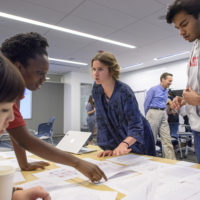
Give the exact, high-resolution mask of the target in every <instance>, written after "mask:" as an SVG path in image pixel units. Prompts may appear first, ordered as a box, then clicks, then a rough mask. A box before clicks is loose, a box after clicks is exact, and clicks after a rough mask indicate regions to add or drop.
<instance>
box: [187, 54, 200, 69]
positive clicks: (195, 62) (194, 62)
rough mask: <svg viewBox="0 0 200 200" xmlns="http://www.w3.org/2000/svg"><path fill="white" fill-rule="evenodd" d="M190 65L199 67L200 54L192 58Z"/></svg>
mask: <svg viewBox="0 0 200 200" xmlns="http://www.w3.org/2000/svg"><path fill="white" fill-rule="evenodd" d="M189 66H190V67H197V66H198V56H194V57H192V58H191V60H190V63H189Z"/></svg>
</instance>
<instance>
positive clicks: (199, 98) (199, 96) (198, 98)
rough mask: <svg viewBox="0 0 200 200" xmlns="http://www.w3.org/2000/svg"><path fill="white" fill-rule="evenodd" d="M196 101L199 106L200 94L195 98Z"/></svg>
mask: <svg viewBox="0 0 200 200" xmlns="http://www.w3.org/2000/svg"><path fill="white" fill-rule="evenodd" d="M195 102H196V105H197V106H200V95H198V96H197V97H196V98H195Z"/></svg>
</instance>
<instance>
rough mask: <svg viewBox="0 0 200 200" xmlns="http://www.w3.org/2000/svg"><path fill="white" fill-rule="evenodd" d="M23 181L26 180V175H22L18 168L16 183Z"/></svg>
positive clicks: (15, 177)
mask: <svg viewBox="0 0 200 200" xmlns="http://www.w3.org/2000/svg"><path fill="white" fill-rule="evenodd" d="M22 181H25V179H24V176H23V175H22V173H21V171H20V170H17V171H16V172H15V176H14V183H18V182H22Z"/></svg>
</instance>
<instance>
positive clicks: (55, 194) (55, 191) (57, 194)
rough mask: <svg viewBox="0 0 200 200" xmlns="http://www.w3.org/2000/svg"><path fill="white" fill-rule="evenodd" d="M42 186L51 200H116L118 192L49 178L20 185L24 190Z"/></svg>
mask: <svg viewBox="0 0 200 200" xmlns="http://www.w3.org/2000/svg"><path fill="white" fill-rule="evenodd" d="M38 185H40V186H42V187H43V188H44V189H45V190H46V191H48V192H49V193H50V196H51V200H66V199H67V200H107V199H109V200H115V199H116V197H117V192H109V191H98V190H92V189H89V188H85V187H82V186H78V185H76V184H72V183H67V182H65V181H63V180H62V179H59V178H55V177H49V178H41V179H38V180H36V181H31V182H28V183H26V184H22V185H19V186H21V187H23V188H24V189H28V188H31V187H35V186H38Z"/></svg>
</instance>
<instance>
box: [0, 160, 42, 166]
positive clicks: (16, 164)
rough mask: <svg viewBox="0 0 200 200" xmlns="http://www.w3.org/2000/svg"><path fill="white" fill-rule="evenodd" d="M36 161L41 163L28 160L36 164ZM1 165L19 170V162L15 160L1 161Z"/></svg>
mask: <svg viewBox="0 0 200 200" xmlns="http://www.w3.org/2000/svg"><path fill="white" fill-rule="evenodd" d="M35 161H41V160H37V159H33V158H28V162H35ZM0 165H9V166H12V167H14V168H19V164H18V161H17V159H15V158H14V159H8V160H1V161H0Z"/></svg>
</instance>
